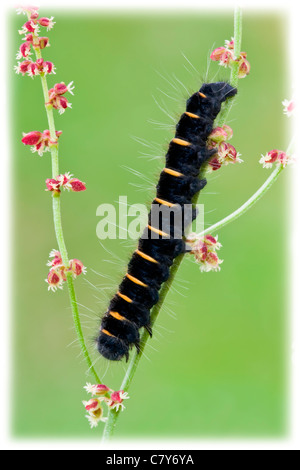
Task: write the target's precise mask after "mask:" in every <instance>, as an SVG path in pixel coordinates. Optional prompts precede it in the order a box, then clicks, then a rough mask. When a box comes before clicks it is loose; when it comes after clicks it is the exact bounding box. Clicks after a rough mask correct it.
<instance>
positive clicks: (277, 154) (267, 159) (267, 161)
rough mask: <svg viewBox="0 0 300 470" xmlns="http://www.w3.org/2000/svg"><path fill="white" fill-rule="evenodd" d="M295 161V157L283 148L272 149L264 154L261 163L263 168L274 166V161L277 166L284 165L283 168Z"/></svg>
mask: <svg viewBox="0 0 300 470" xmlns="http://www.w3.org/2000/svg"><path fill="white" fill-rule="evenodd" d="M292 162H293V159H292V157H291V156H290V155H287V154H286V153H285V152H283V150H277V149H275V150H271V151H270V152H268V153H266V155H262V156H261V159H260V160H259V163H261V164H262V166H263V168H272V166H273V163H275V164H276V165H277V166H279V165H283V168H285V167H286V165H289V164H290V163H292Z"/></svg>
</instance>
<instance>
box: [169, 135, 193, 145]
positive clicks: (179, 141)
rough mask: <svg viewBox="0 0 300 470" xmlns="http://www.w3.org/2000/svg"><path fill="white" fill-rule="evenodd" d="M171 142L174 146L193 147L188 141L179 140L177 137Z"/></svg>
mask: <svg viewBox="0 0 300 470" xmlns="http://www.w3.org/2000/svg"><path fill="white" fill-rule="evenodd" d="M171 142H173V143H174V144H178V145H183V146H184V147H188V146H189V145H192V144H191V143H190V142H188V141H187V140H183V139H178V138H177V137H175V138H174V139H172V140H171Z"/></svg>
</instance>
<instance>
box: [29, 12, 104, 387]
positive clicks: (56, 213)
mask: <svg viewBox="0 0 300 470" xmlns="http://www.w3.org/2000/svg"><path fill="white" fill-rule="evenodd" d="M28 18H29V17H28ZM34 36H35V38H37V36H36V35H35V34H34ZM34 50H35V55H36V58H37V59H41V58H42V54H41V49H40V48H39V47H35V48H34ZM40 77H41V82H42V89H43V96H44V102H45V109H46V114H47V120H48V125H49V131H50V140H51V141H52V142H56V143H55V144H53V143H52V144H50V145H49V147H50V152H51V163H52V178H54V179H55V178H57V176H58V175H59V158H58V143H57V137H56V130H55V122H54V115H53V107H52V106H51V105H48V104H47V102H48V101H49V93H48V85H47V79H46V76H45V74H44V73H41V74H40ZM52 208H53V220H54V229H55V236H56V240H57V244H58V248H59V251H60V254H61V257H62V262H63V264H64V266H68V265H69V257H68V251H67V247H66V243H65V240H64V234H63V228H62V220H61V206H60V193H59V192H55V191H54V192H53V195H52ZM66 278H67V286H68V291H69V298H70V303H71V309H72V315H73V321H74V325H75V330H76V333H77V337H78V340H79V345H80V348H81V351H82V354H83V356H84V358H85V360H86V363H87V365H88V369H89V372H90V373H91V374H92V375H93V377H94V379H95V380H96V382H97V383H99V384H101V381H100V379H99V377H98V375H97V373H96V371H95V369H94V367H93V363H92V360H91V358H90V355H89V352H88V350H87V347H86V344H85V340H84V337H83V332H82V327H81V322H80V317H79V310H78V304H77V299H76V293H75V288H74V282H73V278H72V273H71V272H67V273H66Z"/></svg>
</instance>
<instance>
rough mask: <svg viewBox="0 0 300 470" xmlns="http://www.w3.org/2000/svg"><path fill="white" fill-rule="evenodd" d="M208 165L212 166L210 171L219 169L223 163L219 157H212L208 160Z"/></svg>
mask: <svg viewBox="0 0 300 470" xmlns="http://www.w3.org/2000/svg"><path fill="white" fill-rule="evenodd" d="M208 165H209V167H210V171H217V170H219V168H221V166H222V164H221V162H220V161H219V159H218V157H213V158H211V159H210V160H209V162H208Z"/></svg>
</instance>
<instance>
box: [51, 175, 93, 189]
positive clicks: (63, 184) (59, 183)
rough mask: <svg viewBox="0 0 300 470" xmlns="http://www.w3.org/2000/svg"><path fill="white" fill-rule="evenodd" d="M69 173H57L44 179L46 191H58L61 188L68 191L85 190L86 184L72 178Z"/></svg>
mask: <svg viewBox="0 0 300 470" xmlns="http://www.w3.org/2000/svg"><path fill="white" fill-rule="evenodd" d="M72 176H73V175H71V173H65V174H64V175H58V176H57V177H56V179H55V178H47V179H46V186H47V188H46V191H53V192H56V193H60V191H61V188H63V189H67V190H68V191H74V192H77V193H78V192H80V191H85V190H86V185H85V183H83V182H82V181H80V180H79V179H77V178H72Z"/></svg>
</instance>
